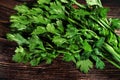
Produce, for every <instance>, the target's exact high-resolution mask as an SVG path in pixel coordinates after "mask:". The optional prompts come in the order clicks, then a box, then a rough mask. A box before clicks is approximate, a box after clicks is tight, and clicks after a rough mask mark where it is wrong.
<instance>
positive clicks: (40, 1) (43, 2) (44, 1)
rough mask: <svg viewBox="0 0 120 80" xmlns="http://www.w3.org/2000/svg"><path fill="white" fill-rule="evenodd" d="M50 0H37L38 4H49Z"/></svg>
mask: <svg viewBox="0 0 120 80" xmlns="http://www.w3.org/2000/svg"><path fill="white" fill-rule="evenodd" d="M50 1H51V0H38V1H37V2H38V4H49V3H50Z"/></svg>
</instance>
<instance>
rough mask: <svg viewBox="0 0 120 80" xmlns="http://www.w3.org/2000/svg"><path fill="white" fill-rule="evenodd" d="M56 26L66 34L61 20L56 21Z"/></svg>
mask: <svg viewBox="0 0 120 80" xmlns="http://www.w3.org/2000/svg"><path fill="white" fill-rule="evenodd" d="M56 24H57V26H58V29H59V30H60V31H61V32H64V27H63V23H62V21H61V20H58V21H56Z"/></svg>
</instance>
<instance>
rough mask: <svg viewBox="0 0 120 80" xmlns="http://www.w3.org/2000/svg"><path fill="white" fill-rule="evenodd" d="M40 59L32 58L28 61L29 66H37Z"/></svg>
mask: <svg viewBox="0 0 120 80" xmlns="http://www.w3.org/2000/svg"><path fill="white" fill-rule="evenodd" d="M40 60H41V58H40V57H38V58H34V59H32V60H31V61H30V64H31V66H37V65H38V64H39V63H40Z"/></svg>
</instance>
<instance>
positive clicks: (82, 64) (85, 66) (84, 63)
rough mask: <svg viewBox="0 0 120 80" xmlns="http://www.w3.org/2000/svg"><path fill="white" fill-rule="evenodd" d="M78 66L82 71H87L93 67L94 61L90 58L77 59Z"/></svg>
mask: <svg viewBox="0 0 120 80" xmlns="http://www.w3.org/2000/svg"><path fill="white" fill-rule="evenodd" d="M76 67H77V68H79V69H80V70H81V71H82V72H84V73H87V72H88V71H89V70H90V68H93V63H92V62H91V61H90V60H89V59H86V60H80V61H77V63H76Z"/></svg>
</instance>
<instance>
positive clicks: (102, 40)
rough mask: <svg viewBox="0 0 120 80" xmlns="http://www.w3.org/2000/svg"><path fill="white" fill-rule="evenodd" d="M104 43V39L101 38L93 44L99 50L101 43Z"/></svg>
mask: <svg viewBox="0 0 120 80" xmlns="http://www.w3.org/2000/svg"><path fill="white" fill-rule="evenodd" d="M104 42H105V38H104V37H101V38H100V39H99V40H98V41H97V42H96V43H95V46H96V47H98V48H100V47H101V46H102V45H103V43H104Z"/></svg>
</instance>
